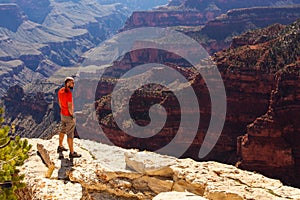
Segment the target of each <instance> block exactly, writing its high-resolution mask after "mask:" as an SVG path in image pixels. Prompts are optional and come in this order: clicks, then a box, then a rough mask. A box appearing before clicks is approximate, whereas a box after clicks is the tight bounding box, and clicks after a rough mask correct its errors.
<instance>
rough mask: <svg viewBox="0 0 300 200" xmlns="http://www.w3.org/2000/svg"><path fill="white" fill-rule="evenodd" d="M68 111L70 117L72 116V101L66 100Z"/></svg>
mask: <svg viewBox="0 0 300 200" xmlns="http://www.w3.org/2000/svg"><path fill="white" fill-rule="evenodd" d="M68 111H69V113H70V115H71V116H72V117H74V111H73V102H68Z"/></svg>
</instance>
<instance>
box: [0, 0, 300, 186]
mask: <svg viewBox="0 0 300 200" xmlns="http://www.w3.org/2000/svg"><path fill="white" fill-rule="evenodd" d="M0 2H1V1H0ZM43 2H44V6H46V5H48V3H49V2H48V3H47V1H41V4H43ZM176 2H177V3H176ZM201 2H204V3H203V4H202V3H200V1H195V0H193V1H192V0H190V1H189V0H186V1H171V2H170V3H169V6H163V7H160V8H159V9H158V10H154V11H147V12H146V11H145V12H134V13H133V14H132V16H131V17H130V18H129V19H128V20H127V22H126V25H125V27H123V29H121V30H120V33H122V32H125V31H129V30H131V29H133V28H137V27H146V26H157V27H171V29H172V30H176V31H179V32H181V33H184V34H186V35H187V36H189V37H191V38H193V39H194V40H196V41H198V42H199V43H200V44H201V45H202V46H203V47H204V48H205V49H206V51H207V52H208V53H209V54H210V55H211V56H212V59H213V61H214V62H215V65H216V66H217V68H218V70H219V71H220V74H221V77H222V79H223V81H224V86H225V90H226V98H227V99H226V102H227V112H226V117H225V124H224V128H223V130H222V134H221V136H220V138H219V139H218V142H217V144H216V145H215V147H214V149H213V150H212V151H211V152H210V154H208V155H207V156H206V157H205V158H203V159H201V161H208V160H214V161H219V162H223V163H227V164H231V165H236V166H237V167H239V168H242V169H246V170H252V171H257V172H259V173H262V174H264V175H267V176H269V177H273V178H277V179H280V180H281V181H282V182H283V183H284V184H288V185H292V186H296V187H300V183H299V178H300V177H299V176H300V172H299V167H300V156H299V149H300V147H299V145H298V143H297V141H298V139H299V136H298V135H299V134H298V133H299V125H298V124H297V119H298V117H299V114H298V113H299V95H298V94H299V89H298V84H297V82H298V81H299V80H298V79H299V46H300V45H299V41H300V40H299V20H298V21H296V20H297V19H298V18H299V13H300V12H299V6H298V5H291V6H286V4H293V3H299V2H297V1H289V2H286V1H276V2H273V1H272V2H269V1H255V2H256V3H257V2H258V3H260V4H259V5H261V6H268V5H273V6H274V5H275V4H276V6H278V5H280V7H272V8H270V7H260V8H242V9H234V10H229V9H232V8H238V6H239V5H233V2H235V1H214V5H212V4H211V5H207V2H208V1H201ZM228 2H229V3H231V4H228ZM247 2H248V1H247ZM247 2H245V1H242V3H247ZM248 3H250V4H251V2H248ZM52 5H53V4H52ZM54 5H55V6H62V7H64V6H66V7H68V6H67V5H70V4H67V3H66V1H55V3H54ZM79 5H83V4H77V3H76V1H72V6H69V7H68V9H67V11H66V13H67V17H65V16H61V15H56V14H55V13H56V12H58V8H59V7H54V8H53V9H52V10H51V9H49V10H46V12H41V13H39V14H38V15H39V17H37V18H35V16H31V15H29V14H24V13H23V12H22V11H20V8H19V7H18V6H17V5H16V4H5V5H2V6H0V8H1V9H0V15H2V14H5V13H7V12H9V13H12V14H13V16H14V17H13V19H15V22H14V23H13V24H10V25H9V26H8V24H7V23H6V22H5V21H2V22H1V23H2V24H1V28H0V36H1V37H0V40H1V42H0V46H1V50H0V51H1V54H0V55H1V56H0V58H1V59H0V60H1V61H0V64H1V74H0V76H1V87H0V88H1V94H2V95H3V97H2V100H3V104H4V105H5V107H6V110H7V113H6V118H7V122H8V123H10V124H15V125H16V130H17V132H18V134H20V135H21V136H22V137H39V138H44V139H49V138H51V137H52V136H53V135H55V134H56V133H57V132H58V130H59V113H58V105H57V100H56V91H57V89H58V88H59V87H61V84H62V83H61V80H63V78H64V76H65V75H68V74H73V75H75V74H76V73H77V72H78V69H73V68H72V66H73V65H76V64H77V62H78V61H79V62H82V60H83V63H84V62H86V61H85V59H86V60H88V59H91V60H94V61H97V59H98V60H99V58H97V56H99V54H95V55H94V56H95V57H96V58H95V59H94V58H93V53H95V52H94V51H93V50H95V49H92V48H93V47H95V46H96V44H98V43H99V42H100V41H102V40H104V39H105V38H106V37H105V36H107V35H110V34H112V33H113V32H115V31H117V29H118V28H117V27H119V28H120V27H121V24H122V23H124V21H125V19H124V18H123V17H122V16H124V13H126V12H127V11H125V10H122V11H120V13H117V14H116V13H113V11H114V9H118V6H120V5H114V6H113V8H111V7H109V6H108V8H107V9H108V10H106V11H107V13H104V14H103V13H102V11H101V16H102V17H100V18H96V17H95V16H94V15H92V16H88V17H87V18H84V19H87V21H85V20H84V21H81V20H78V21H76V23H74V24H71V27H74V26H75V28H74V29H73V28H71V29H64V28H62V27H65V26H68V27H69V25H70V24H69V23H70V21H72V20H71V19H73V20H74V18H72V17H70V16H72V12H73V11H74V10H76V8H78V6H79ZM199 5H200V7H197V6H199ZM257 5H258V4H257ZM37 6H41V5H37ZM85 6H87V7H89V6H91V4H89V5H85ZM201 6H202V7H201ZM233 6H237V7H233ZM249 6H250V5H249ZM42 7H43V6H42ZM203 8H210V9H206V10H205V11H203ZM110 9H111V10H110ZM36 10H38V8H36ZM54 11H55V12H54ZM123 11H124V13H123ZM24 12H25V13H26V12H30V10H27V11H26V10H25V11H24ZM99 12H100V11H99ZM187 13H188V14H187ZM222 13H223V14H222ZM220 14H222V15H220ZM5 16H6V14H5ZM79 16H85V14H84V13H80V14H79ZM217 16H218V17H217ZM73 17H74V16H73ZM56 18H61V23H60V24H58V23H57V21H55V20H54V19H56ZM75 18H76V16H75ZM111 18H113V19H114V20H115V21H113V22H112V21H111ZM38 19H39V20H38ZM174 19H176V20H174ZM292 22H293V23H292ZM40 23H41V24H40ZM273 23H276V24H273ZM291 23H292V24H291ZM68 24H69V25H68ZM75 24H76V25H75ZM99 24H100V25H99ZM107 24H113V27H115V28H114V29H113V31H112V30H111V29H110V28H111V27H106V25H107ZM115 25H116V26H115ZM269 25H271V26H269ZM2 26H4V28H3V27H2ZM46 27H47V28H46ZM58 29H60V31H58ZM254 29H256V30H254ZM36 33H37V34H36ZM103 33H105V34H104V35H103ZM220 33H222V34H220ZM49 34H50V35H51V36H49ZM29 35H33V36H34V37H28V36H29ZM53 35H54V36H55V37H54V36H53ZM24 36H26V38H27V39H28V41H29V42H28V41H27V42H25V41H24V40H22V39H20V38H22V37H24ZM45 36H47V37H45ZM48 36H49V37H48ZM44 38H46V39H44ZM17 39H18V40H17ZM41 41H43V42H41ZM29 43H30V44H29ZM135 45H137V47H139V46H140V47H143V46H144V44H143V43H142V42H141V43H136V44H135ZM100 48H101V46H100ZM173 48H175V47H173ZM3 49H5V50H6V51H3ZM88 49H92V51H88ZM137 49H138V48H137ZM100 50H101V49H100ZM183 50H184V49H183ZM83 52H86V53H84V54H83ZM185 53H186V54H188V53H189V52H185ZM193 53H197V52H193ZM157 55H161V56H160V57H158V56H157ZM101 56H103V55H102V54H101ZM105 56H108V57H109V56H110V55H108V54H105V55H104V57H105ZM101 58H102V57H101ZM145 63H160V64H164V65H167V66H169V67H170V68H172V69H174V70H177V71H178V72H180V73H181V74H183V75H184V77H185V78H186V79H187V80H188V81H189V82H190V83H191V85H192V87H193V89H194V91H195V93H196V94H197V98H198V101H199V105H201V106H200V108H199V110H192V111H191V110H184V109H183V110H180V106H179V105H178V100H177V99H176V97H175V96H174V94H173V93H172V92H171V91H169V90H168V89H167V88H165V87H161V86H159V85H154V86H153V85H146V86H144V87H141V88H140V89H139V90H138V91H136V92H135V93H134V96H133V97H132V98H131V104H130V106H131V108H130V112H131V113H130V114H131V115H132V118H133V120H134V122H136V123H137V124H139V125H142V126H146V125H148V124H149V123H150V117H149V115H148V113H149V108H150V107H151V106H152V105H154V104H160V105H162V106H166V107H165V109H166V111H167V113H168V118H167V122H166V124H165V126H164V127H163V129H162V130H161V131H160V133H159V134H158V135H156V136H154V137H152V138H150V139H142V138H134V137H132V136H130V135H128V134H126V133H125V132H123V131H122V130H120V128H119V127H118V126H117V124H116V122H115V121H114V118H113V115H112V109H111V93H112V91H113V89H114V88H115V86H116V84H117V83H118V82H125V83H126V82H129V83H130V79H122V78H120V77H121V76H122V75H123V74H124V73H126V72H127V71H129V70H131V69H133V68H135V67H136V66H138V65H141V64H145ZM101 70H103V74H104V75H105V76H106V77H104V78H101V77H96V78H95V79H92V78H89V75H90V74H89V73H86V74H85V75H86V77H87V80H83V79H82V80H80V79H79V80H78V82H77V83H76V86H77V88H76V91H75V92H76V93H75V99H77V100H80V101H81V102H78V104H80V108H79V110H80V112H78V113H77V118H78V119H77V120H78V127H77V128H78V131H79V134H80V137H81V138H85V139H91V140H97V141H99V142H103V143H108V144H114V145H117V146H121V147H124V148H139V149H141V150H149V151H150V150H151V151H156V150H158V149H160V148H161V147H163V146H165V145H167V144H168V143H169V142H170V141H171V140H172V139H173V138H174V137H175V135H176V132H177V131H178V127H179V125H180V114H186V113H188V114H189V113H193V112H199V113H200V114H201V120H200V121H199V123H200V124H199V127H198V130H197V135H196V137H195V139H194V140H193V141H192V144H191V146H190V147H189V149H188V150H187V151H186V152H184V154H183V156H182V157H184V158H185V157H190V158H193V159H196V160H199V157H198V152H199V150H200V148H201V145H202V144H203V141H204V139H205V136H206V131H207V129H208V124H209V122H210V119H211V118H212V117H218V113H212V112H211V102H210V96H209V91H208V89H207V87H206V85H205V81H204V80H203V78H202V77H201V74H199V73H196V72H195V70H194V69H193V67H192V66H191V65H190V63H188V62H186V60H184V59H183V58H181V57H178V55H175V54H172V52H166V51H160V50H157V49H141V50H135V51H132V52H129V53H126V54H125V55H124V56H123V57H121V58H118V59H117V60H115V61H114V62H113V63H111V65H109V66H108V67H106V68H103V69H102V68H100V71H101ZM97 73H98V72H97ZM157 73H158V74H162V75H164V76H165V77H168V76H169V74H168V73H167V72H165V71H164V70H161V69H155V70H153V71H150V72H147V73H142V74H139V76H140V77H141V78H142V79H147V78H149V77H151V76H152V75H153V74H157ZM91 74H93V72H91ZM54 76H57V77H54ZM45 78H48V79H47V80H45ZM41 80H42V81H41ZM16 83H17V84H19V85H20V86H14V85H15V84H16ZM28 83H30V84H28ZM168 84H169V85H172V84H174V85H176V83H174V82H170V83H168ZM127 85H128V84H127ZM97 87H98V89H97ZM128 87H129V88H130V87H132V86H130V85H128ZM182 87H183V86H182V85H181V86H180V87H178V90H181V89H182ZM7 91H8V92H7ZM86 102H92V103H89V104H85V103H86ZM16 105H18V106H16ZM95 112H96V113H95ZM181 112H183V113H181ZM96 114H97V115H96ZM99 125H100V126H99ZM125 125H130V123H128V124H125ZM188 128H189V127H186V129H185V131H186V133H187V134H188ZM185 142H186V141H185V138H180V139H179V140H178V141H176V145H178V148H180V145H181V144H182V143H185ZM90 189H91V190H92V189H93V188H90Z"/></svg>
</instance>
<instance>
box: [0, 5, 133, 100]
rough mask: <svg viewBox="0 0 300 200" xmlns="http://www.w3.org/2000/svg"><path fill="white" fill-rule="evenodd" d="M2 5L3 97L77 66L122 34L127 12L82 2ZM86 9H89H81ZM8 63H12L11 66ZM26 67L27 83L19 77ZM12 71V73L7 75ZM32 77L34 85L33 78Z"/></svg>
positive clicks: (0, 51)
mask: <svg viewBox="0 0 300 200" xmlns="http://www.w3.org/2000/svg"><path fill="white" fill-rule="evenodd" d="M6 2H8V1H0V15H1V19H2V20H1V22H0V48H1V50H0V60H1V61H2V62H1V67H3V70H4V69H7V70H4V71H6V80H7V81H4V80H3V81H1V84H0V85H1V89H3V90H2V91H1V93H0V95H1V96H2V95H4V94H5V93H4V92H5V90H6V89H7V88H8V87H10V86H13V85H15V84H20V85H21V86H23V85H25V84H26V83H30V82H32V81H34V80H37V79H41V78H46V77H49V76H51V75H52V74H53V73H54V72H55V71H57V70H58V69H59V68H61V67H62V66H67V67H69V66H73V65H75V64H76V63H77V62H78V61H79V59H80V55H81V54H82V53H84V52H85V51H87V50H89V49H90V48H92V47H94V46H96V45H97V44H98V43H99V42H101V41H103V40H104V39H105V38H106V37H107V36H108V35H110V34H112V33H114V32H115V31H116V30H118V29H119V28H120V27H121V26H122V25H123V23H124V20H125V19H126V16H127V15H126V14H127V10H126V9H125V8H123V7H122V6H120V5H117V4H115V5H100V4H99V3H97V2H81V1H80V2H77V1H60V2H59V1H58V2H56V1H51V2H50V1H47V0H45V1H26V2H25V1H21V0H20V1H13V2H11V1H9V3H6ZM82 8H84V9H82ZM6 62H7V63H6ZM19 62H21V64H20V65H22V66H24V70H23V72H25V71H26V72H28V71H29V73H28V75H25V76H26V77H24V79H23V81H22V83H20V82H19V81H18V80H19V79H22V78H21V76H20V74H19V73H9V72H14V71H15V69H16V68H18V66H19V64H18V65H12V63H19ZM9 66H11V69H8V67H9ZM8 71H9V72H8ZM31 74H34V76H32V78H31V81H29V80H28V79H30V78H28V77H29V76H31Z"/></svg>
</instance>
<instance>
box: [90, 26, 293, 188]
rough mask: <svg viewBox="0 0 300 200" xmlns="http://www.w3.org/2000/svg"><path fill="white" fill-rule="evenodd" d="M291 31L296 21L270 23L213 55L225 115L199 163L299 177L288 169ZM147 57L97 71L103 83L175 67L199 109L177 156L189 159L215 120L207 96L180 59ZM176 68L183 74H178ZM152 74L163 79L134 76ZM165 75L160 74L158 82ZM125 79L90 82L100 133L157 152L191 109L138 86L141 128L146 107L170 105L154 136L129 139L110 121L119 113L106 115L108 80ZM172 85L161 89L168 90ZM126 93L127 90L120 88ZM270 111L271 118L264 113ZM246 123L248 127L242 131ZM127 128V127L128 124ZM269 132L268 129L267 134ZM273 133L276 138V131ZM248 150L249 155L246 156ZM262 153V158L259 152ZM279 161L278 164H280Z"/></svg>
mask: <svg viewBox="0 0 300 200" xmlns="http://www.w3.org/2000/svg"><path fill="white" fill-rule="evenodd" d="M298 30H299V21H297V22H295V23H293V24H292V25H289V26H284V25H273V26H270V27H268V28H265V29H260V30H256V31H253V32H248V33H245V34H243V35H241V36H239V37H236V38H235V39H234V40H233V43H232V46H231V47H230V48H229V49H228V50H225V51H222V52H218V53H217V54H216V55H215V56H214V60H215V62H216V65H217V66H218V69H219V70H220V72H221V76H222V78H223V81H224V85H225V89H226V95H227V113H226V120H225V124H224V128H223V130H222V134H221V136H220V138H219V140H218V142H217V144H216V145H215V147H214V149H213V150H212V151H211V152H210V154H209V155H208V156H207V157H205V158H204V160H218V161H222V162H226V163H232V164H235V163H236V162H237V161H239V160H241V164H240V166H242V167H244V168H247V169H252V167H253V169H255V170H257V171H261V172H268V173H267V174H268V175H269V176H272V177H279V178H281V180H283V181H285V182H286V183H289V184H293V185H297V182H295V180H296V179H297V180H298V176H299V172H298V171H297V170H296V169H297V167H298V162H299V161H298V159H299V158H298V153H297V152H298V146H297V142H294V143H293V142H292V141H296V140H294V139H293V138H297V136H296V134H297V130H298V129H297V125H293V124H295V123H296V121H295V120H296V119H297V116H298V115H297V112H298V110H297V109H298V108H297V104H298V99H297V96H298V95H297V89H295V88H297V80H298V76H299V73H298V69H299V68H298V67H299V64H298V62H299V31H298ZM155 55H158V53H157V50H155V49H154V50H151V49H148V50H138V51H133V52H130V53H128V54H127V55H125V57H124V58H123V60H121V61H118V62H115V63H114V66H113V67H111V69H107V72H105V73H106V75H107V77H119V76H120V75H122V74H123V73H125V72H126V71H127V70H129V69H132V68H133V67H135V66H136V65H141V64H143V63H147V62H149V63H153V62H159V63H163V64H166V65H168V61H169V63H173V64H174V63H175V66H174V65H171V67H173V68H174V69H175V68H177V69H176V70H178V71H180V73H182V74H184V75H185V77H186V78H187V79H188V80H190V82H191V83H192V86H193V88H194V90H195V92H196V94H198V95H199V96H198V101H199V105H205V106H203V107H200V110H199V112H200V113H201V121H200V125H199V128H198V133H197V136H196V138H195V139H194V141H193V143H192V144H191V146H190V148H189V149H188V150H187V151H186V153H185V154H184V156H188V157H193V158H195V159H197V158H198V152H199V149H200V147H201V145H202V142H203V140H204V137H205V134H206V131H207V127H208V123H209V120H210V119H211V117H212V116H215V115H218V114H217V113H211V110H210V109H211V108H210V106H211V105H210V99H209V92H208V90H207V88H206V86H205V83H204V80H203V79H202V78H201V76H199V75H197V73H196V74H194V73H193V70H191V69H190V68H189V66H188V65H186V66H185V65H182V60H181V59H180V58H179V57H176V56H175V55H172V54H170V53H168V52H167V53H166V54H165V58H166V59H165V60H164V59H162V58H161V57H160V58H157V57H156V56H155ZM159 55H163V53H159ZM139 58H140V59H141V58H142V60H139ZM177 62H178V63H181V64H180V65H179V66H181V67H179V68H178V66H176V63H177ZM182 66H185V67H187V68H182ZM157 73H159V74H164V73H165V72H164V71H163V70H162V71H157V69H156V70H154V71H152V72H147V73H144V74H141V75H139V76H141V77H139V78H140V80H144V79H147V78H149V77H151V76H152V75H153V74H157ZM162 76H164V75H162ZM167 76H168V75H167V74H165V77H167ZM169 76H170V75H169ZM126 81H127V82H128V81H129V82H130V79H129V78H128V79H124V80H123V79H114V78H112V79H103V80H100V82H99V83H98V84H99V85H98V90H97V94H96V100H97V99H99V100H98V101H97V103H96V109H97V113H98V116H99V122H100V125H101V128H102V129H103V131H104V133H105V134H106V136H107V137H108V138H109V139H110V141H111V142H113V143H114V144H116V145H119V146H122V147H126V148H130V147H134V148H140V149H149V150H152V151H154V150H157V149H159V148H161V147H163V146H165V145H166V144H168V142H170V141H171V140H172V139H173V138H174V135H175V134H176V132H177V131H178V127H179V126H178V123H179V122H180V118H177V117H178V115H180V114H185V112H187V113H189V112H192V111H190V110H185V109H181V110H180V108H179V107H177V105H178V102H177V101H176V99H175V98H174V96H172V92H170V91H168V90H166V88H163V87H160V86H152V87H150V86H151V85H150V86H145V87H142V88H140V90H138V91H136V93H134V96H133V97H132V99H131V100H130V102H131V103H130V106H131V108H130V112H131V117H132V118H133V119H134V121H135V122H136V123H137V124H140V125H142V126H145V125H147V124H148V123H149V122H150V121H149V119H150V118H149V116H148V112H149V108H150V106H151V105H153V104H156V103H159V104H161V105H163V106H165V105H166V106H170V108H172V109H169V108H168V107H166V108H165V109H166V110H167V112H168V114H169V115H168V116H169V118H168V120H169V121H167V122H166V124H165V126H164V128H163V129H162V130H161V131H160V132H159V134H157V135H155V136H154V137H152V138H151V139H147V140H146V141H144V139H143V138H135V137H132V136H131V135H128V134H126V133H124V132H123V131H122V130H121V129H120V128H119V127H118V125H117V124H116V122H115V121H114V117H120V116H118V113H121V112H117V113H116V114H114V115H112V110H111V109H112V108H111V93H112V91H113V89H114V87H115V85H116V82H125V83H126ZM175 82H176V81H175ZM175 82H170V83H169V84H170V85H172V84H176V83H175ZM127 87H128V88H130V87H132V86H130V85H128V84H127ZM178 90H180V87H178ZM272 91H273V92H272ZM121 92H122V91H121V90H120V91H119V92H117V93H116V94H120V95H121V96H122V93H121ZM281 95H283V96H281ZM124 101H126V99H124ZM270 102H271V103H270ZM294 108H295V109H294ZM270 109H271V110H272V112H271V111H268V110H270ZM197 112H198V111H197ZM266 113H273V114H272V115H271V114H268V115H270V116H269V117H263V118H262V119H261V118H259V117H260V116H263V115H264V114H266ZM275 116H277V117H275ZM257 118H258V119H257ZM253 122H254V124H253V125H251V126H248V125H249V124H252V123H253ZM257 124H259V126H258V125H257ZM127 125H129V126H130V123H129V124H127ZM125 126H126V124H125ZM247 127H248V128H247ZM253 127H255V128H253ZM270 128H272V131H271V130H269V129H270ZM187 130H188V129H187ZM254 130H255V131H254ZM264 130H265V131H264ZM266 130H267V131H266ZM273 130H274V131H273ZM281 131H283V132H282V133H281ZM246 132H247V133H248V134H247V135H246V136H244V137H243V139H238V138H240V136H242V135H244V134H245V133H246ZM102 134H103V133H102ZM269 137H270V140H269ZM256 138H257V140H256ZM237 139H238V141H239V142H238V144H237ZM283 141H285V142H283ZM181 142H184V138H181V140H178V141H177V143H176V144H178V146H180V143H181ZM279 144H282V145H279ZM254 149H255V150H254ZM266 149H270V151H266ZM253 151H254V152H256V153H254V154H253ZM265 152H266V154H264V153H265ZM268 152H269V153H268ZM237 153H238V155H237ZM271 154H272V155H271ZM260 155H263V156H260ZM283 156H284V159H282V158H283ZM270 159H271V160H272V162H271V160H270ZM275 166H276V167H275ZM274 167H275V168H274ZM286 172H288V173H286ZM295 177H296V178H295Z"/></svg>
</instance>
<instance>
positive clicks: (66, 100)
mask: <svg viewBox="0 0 300 200" xmlns="http://www.w3.org/2000/svg"><path fill="white" fill-rule="evenodd" d="M73 87H74V79H73V78H72V77H66V78H65V86H64V87H63V88H61V89H60V90H59V91H58V104H59V107H60V117H61V125H62V127H61V132H60V133H59V145H58V147H57V152H58V153H60V152H62V151H67V149H66V148H65V147H64V146H63V144H62V143H63V140H64V134H66V135H67V142H68V146H69V149H70V154H69V157H70V158H79V157H81V155H80V154H78V153H77V152H75V151H74V147H73V140H74V130H75V125H76V121H75V116H74V104H73V97H72V90H73Z"/></svg>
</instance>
